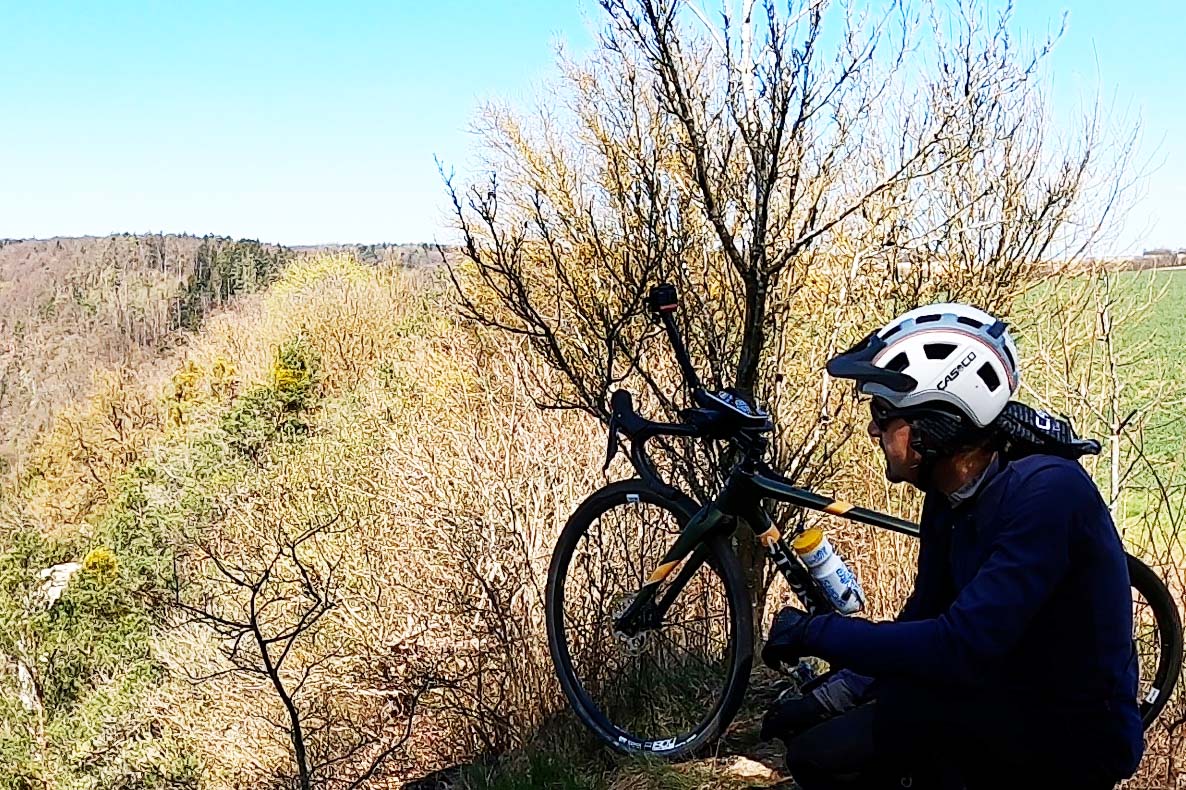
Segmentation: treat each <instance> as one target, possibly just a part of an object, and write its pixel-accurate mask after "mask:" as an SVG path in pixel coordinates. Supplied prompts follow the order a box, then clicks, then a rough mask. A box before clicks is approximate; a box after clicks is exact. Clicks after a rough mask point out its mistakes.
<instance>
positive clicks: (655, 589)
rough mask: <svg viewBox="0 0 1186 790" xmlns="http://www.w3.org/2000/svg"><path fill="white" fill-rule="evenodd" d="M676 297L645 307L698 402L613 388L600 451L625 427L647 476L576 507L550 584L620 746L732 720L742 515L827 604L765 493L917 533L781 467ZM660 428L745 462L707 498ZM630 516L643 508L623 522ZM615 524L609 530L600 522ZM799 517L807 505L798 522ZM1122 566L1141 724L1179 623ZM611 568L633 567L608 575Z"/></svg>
mask: <svg viewBox="0 0 1186 790" xmlns="http://www.w3.org/2000/svg"><path fill="white" fill-rule="evenodd" d="M676 308H677V302H676V295H675V289H674V288H673V287H671V286H666V285H665V286H658V287H656V288H654V289H652V291H651V293H650V295H649V298H648V309H649V311H650V313H651V315H652V317H653V318H654V319H655V320H656V321H661V322H662V323H663V325H664V329H665V331H666V334H667V338H668V340H669V341H670V344H671V346H672V350H673V351H674V353H675V357H676V361H677V362H678V364H679V367H680V370H681V373H682V375H683V378H684V380H685V383H686V384H687V385H688V388H689V390H690V392H691V394H692V401H693V403H694V404H695V406H694V407H693V408H689V409H684V410H683V411H681V412H680V415H679V416H680V419H681V422H678V423H661V422H654V421H651V420H648V419H646V418H644V417H642V416H640V415H639V414H637V413H636V412H635V410H634V405H633V398H632V396H631V395H630V393H629V392H626V391H625V390H618V391H616V392H615V393H614V394H613V396H612V397H611V411H612V416H611V420H610V425H609V445H608V450H607V461H606V464H607V466H608V464H609V461H610V460H612V458H613V457H614V456H615V455H616V454H617V451H618V447H619V445H618V441H619V439H618V436H619V434H622V435H624V436H625V437H626V438H627V439H628V440H629V442H630V448H629V458H630V461H631V464H632V465H633V467H634V469H635V471H636V472H637V474H638V477H635V478H631V479H628V480H623V481H618V482H614V483H610V484H608V485H606V486H605V487H603V488H601V489H599V490H598V491H596V492H594V493H593V494H591V495H590V496H589V497H588V498H587V499H586V500H585V501H584V502H583V503H582V504H581V505H580V506H579V507H578V508H577V510H576V511H575V512H574V513H573V514H572V516H571V517H570V518H569V520H568V522H567V524H566V525H565V527H564V529H563V531H562V532H561V534H560V538H559V540H558V541H557V544H556V547H555V549H554V551H553V555H552V560H551V565H550V567H549V570H548V582H547V592H546V623H547V632H548V647H549V650H550V652H551V655H552V660H553V663H554V665H555V668H556V671H557V675H558V676H559V680H560V684H561V687H562V689H563V691H564V695H565V697H566V698H567V700H568V703H569V704H570V706H571V707H572V708H573V710H574V711H575V712H576V714H577V717H578V718H579V719H580V720H581V722H582V723H583V724H584V725H585V726H586V727H587V728H588V729H589V730H591V731H592V732H593V734H594V735H595V736H596V737H597V738H598V739H599V740H601V741H602V742H603V743H605V744H607V745H609V746H610V747H612V748H613V749H615V750H616V751H619V752H623V753H627V754H648V755H653V756H658V757H663V758H668V759H679V758H682V757H686V756H689V755H692V754H694V753H696V752H698V751H700V750H701V749H703V748H704V747H705V746H707V745H709V744H711V743H712V742H714V741H715V740H716V739H717V738H718V737H719V736H720V735H721V734H722V733H724V732H725V731H726V729H727V728H728V727H729V725H730V723H731V722H732V720H733V718H734V717H735V716H736V714H737V713H738V710H739V709H740V707H741V704H742V700H743V698H744V696H745V693H746V690H747V687H748V684H749V679H750V669H751V664H752V662H753V639H752V635H753V623H752V613H751V604H750V597H749V594H748V592H747V588H746V584H745V580H744V576H743V573H742V568H741V565H740V562H739V560H738V558H737V555H736V553H735V552H734V550H733V548H732V546H731V544H730V539H731V538H732V536H733V534H734V533H735V532H736V531H737V527H738V526H739V525H740V524H741V523H745V524H747V525H749V527H750V528H751V529H752V531H753V533H754V534H755V536H756V538H757V540H758V542H759V543H760V544H761V545H762V546H763V548H764V550H765V553H766V556H767V557H768V559H769V561H771V562H773V563H774V565H775V567H776V568H777V569H778V571H779V572H780V573H781V574H782V575H783V577H784V578H785V579H786V581H787V583H788V584H789V585H790V588H791V590H792V592H793V593H794V594H795V595H796V597H797V598H798V599H799V600H800V601H801V602H802V604H803V606H804V607H805V608H806V609H807V610H808V611H811V612H819V611H831V610H832V606H831V604H830V602H829V599H828V598H827V597H826V596H825V595H823V594H822V592H821V590H820V589H819V587H818V586H817V585H816V583H815V580H814V579H813V578H812V576H811V575H810V573H809V572H808V570H807V568H806V566H805V565H804V564H803V562H802V561H801V560H800V559H799V557H798V556H797V555H796V554H795V553H794V552H793V551H791V549H790V548H789V545H788V537H790V538H793V537H794V535H793V534H792V535H790V536H787V535H784V534H782V532H780V530H779V528H778V527H777V526H776V525H775V524H774V523H773V519H772V517H771V515H770V514H769V513H768V512H767V510H766V509H765V508H764V507H763V506H762V504H761V500H762V499H771V500H775V501H777V502H783V503H787V504H790V505H792V506H794V507H797V508H801V509H808V510H813V511H818V512H822V513H826V514H829V515H833V516H839V517H841V518H844V519H847V520H850V521H855V522H858V523H861V524H866V525H870V526H873V527H877V528H880V529H888V530H891V531H894V532H898V533H902V534H906V535H912V536H915V537H917V536H918V534H919V530H918V527H917V525H915V524H914V523H912V522H909V521H905V520H903V519H899V518H896V517H894V516H890V515H886V514H884V513H879V512H877V511H875V510H870V509H867V508H862V507H856V506H853V505H851V504H849V503H847V502H843V501H840V500H837V499H833V498H831V497H827V496H823V495H821V494H818V493H815V492H813V491H810V490H807V489H804V488H800V487H797V486H795V485H794V484H793V483H792V482H791V481H790V480H788V479H787V478H785V477H783V476H782V475H780V474H779V473H778V472H776V471H775V470H774V469H772V468H771V467H770V465H769V464H767V463H766V462H765V461H764V460H763V456H764V455H765V453H766V452H767V450H768V447H769V442H768V439H767V437H766V434H768V433H769V432H770V431H771V430H772V429H773V423H772V422H771V420H770V418H769V416H768V415H766V414H764V413H762V412H761V411H760V410H757V409H754V408H750V406H749V405H748V404H747V403H746V402H744V401H743V400H740V399H738V398H736V397H734V396H732V395H731V394H730V393H728V392H720V393H713V392H709V391H708V390H706V389H705V388H704V387H703V386H702V385H701V383H700V380H699V378H698V377H697V375H696V372H695V370H694V368H693V367H692V364H691V360H690V358H689V356H688V352H687V349H686V348H685V346H684V343H683V340H682V338H681V337H680V333H679V330H678V327H677V326H676V323H675V320H674V316H673V313H674V311H675V310H676ZM659 436H668V437H685V438H691V439H699V440H708V441H727V442H729V443H730V444H731V446H732V448H733V451H734V456H733V457H734V458H736V462H735V463H734V464H733V467H732V469H731V470H730V471H729V473H728V475H727V476H726V478H725V481H724V483H723V484H722V485H721V486H720V493H719V494H717V496H715V497H714V498H712V499H711V500H710V501H708V502H707V503H704V504H703V505H701V504H699V503H697V502H696V501H694V500H693V499H692V498H691V497H690V496H688V495H687V494H685V493H684V492H682V491H680V490H678V489H677V488H675V487H674V486H672V485H670V484H668V483H666V482H665V481H664V480H662V479H661V477H660V475H659V474H658V472H657V471H656V469H655V466H654V464H653V463H652V461H651V459H650V457H649V456H648V454H647V449H646V445H647V442H648V441H649V440H651V439H653V438H655V437H659ZM626 516H633V517H635V519H636V522H635V523H634V524H632V525H630V526H629V527H625V526H621V525H618V526H616V527H615V526H614V525H613V523H612V522H614V521H615V520H617V519H620V518H625V517H626ZM640 516H641V517H642V518H641V520H638V518H639V517H640ZM607 523H609V524H610V529H608V530H606V529H603V526H604V525H605V524H607ZM802 528H803V521H802V519H800V521H799V524H798V527H797V528H796V529H795V530H793V532H798V531H799V530H801V529H802ZM665 536H667V537H669V538H670V541H667V540H662V538H664V537H665ZM634 542H637V543H638V544H639V548H640V549H642V554H643V556H642V557H639V558H637V559H634V558H631V557H627V556H626V553H627V551H628V550H629V549H631V547H632V545H633V543H634ZM677 568H678V571H677ZM1128 568H1129V573H1130V577H1131V583H1132V587H1133V590H1134V592H1135V594H1136V595H1135V596H1134V648H1135V649H1137V650H1138V651H1142V650H1143V651H1149V650H1152V651H1155V653H1154V654H1149V653H1148V652H1145V653H1141V654H1140V661H1141V670H1142V687H1141V690H1140V708H1141V715H1142V718H1143V721H1144V722H1145V726H1146V729H1147V728H1148V726H1149V725H1150V724H1151V723H1152V722H1153V721H1154V720H1155V719H1156V718H1157V716H1158V714H1159V713H1160V712H1161V711H1162V709H1163V708H1164V707H1165V705H1166V703H1167V702H1168V701H1169V698H1170V694H1171V692H1172V691H1173V689H1174V686H1175V684H1176V682H1177V679H1178V674H1179V671H1180V668H1181V664H1182V649H1183V646H1182V625H1181V620H1180V617H1179V615H1178V610H1177V607H1176V606H1175V604H1174V601H1173V599H1172V597H1171V596H1170V594H1169V591H1168V589H1167V588H1166V586H1165V584H1164V583H1163V582H1162V581H1161V579H1159V578H1158V577H1157V575H1156V574H1155V573H1154V572H1153V570H1152V569H1151V568H1149V567H1148V566H1147V565H1145V564H1144V563H1142V562H1141V561H1140V560H1138V559H1137V558H1135V557H1133V556H1131V555H1129V556H1128ZM611 574H621V575H622V576H623V578H622V579H621V580H618V579H614V580H612V581H611V579H610V576H611ZM615 584H616V586H614V585H615ZM1137 596H1139V598H1138V597H1137ZM677 599H678V605H677ZM573 603H575V604H576V606H575V607H574V608H575V610H576V614H577V615H582V616H585V617H586V618H587V619H588V622H586V623H585V624H584V626H583V628H577V629H575V630H572V631H571V633H570V628H569V624H570V621H571V620H575V619H577V618H576V617H575V616H574V617H569V615H570V612H569V611H568V610H566V608H565V607H566V604H573ZM677 618H682V619H677ZM606 637H608V641H607V640H606ZM578 659H579V663H580V664H581V666H580V667H578V666H577V663H578V661H577V660H578ZM633 659H638V660H637V661H632V660H633ZM628 664H633V666H627V665H628ZM596 697H603V699H596Z"/></svg>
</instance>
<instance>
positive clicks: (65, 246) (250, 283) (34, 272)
mask: <svg viewBox="0 0 1186 790" xmlns="http://www.w3.org/2000/svg"><path fill="white" fill-rule="evenodd" d="M314 250H316V251H318V252H323V251H341V252H343V253H352V254H353V255H355V256H356V257H357V259H358V260H359V261H362V262H365V263H370V264H373V265H376V266H382V265H389V266H391V265H395V266H415V267H430V266H434V265H436V264H437V263H439V261H440V257H441V256H440V254H439V253H438V252H437V250H436V247H435V246H434V245H428V244H416V245H396V244H374V245H335V246H324V247H317V248H290V247H284V246H280V245H275V244H264V243H261V242H259V241H255V240H249V239H239V240H235V239H231V238H227V237H222V236H202V237H199V236H186V235H164V234H149V235H132V234H120V235H115V236H105V237H81V238H53V239H36V240H15V239H0V421H2V422H3V423H5V428H6V430H5V431H4V432H0V435H7V439H8V440H7V441H2V440H0V472H2V471H3V470H4V468H5V467H6V466H8V464H9V463H10V462H11V461H12V460H13V458H14V457H15V455H17V454H18V453H19V451H20V447H21V445H22V444H23V443H24V440H26V439H28V438H29V437H31V436H32V435H34V434H35V433H36V432H37V431H38V430H39V429H40V428H41V427H43V426H44V425H45V424H46V422H47V420H48V419H49V416H50V415H51V414H52V413H53V411H54V410H55V409H57V408H59V407H60V406H61V405H62V404H64V403H66V402H69V401H71V400H73V399H75V398H77V397H78V396H80V395H82V394H84V393H85V392H87V391H88V390H89V389H90V388H91V386H92V384H93V383H92V382H91V376H92V374H93V372H94V371H96V370H99V369H108V370H118V369H120V368H127V367H131V366H135V365H138V364H140V363H141V362H142V361H144V360H145V359H147V358H149V357H152V356H155V355H157V354H159V353H160V352H161V351H162V350H164V349H165V348H167V347H168V346H169V345H170V344H171V343H172V342H173V340H174V339H175V338H176V336H177V333H178V332H179V331H182V330H192V329H195V328H197V326H198V325H199V324H200V323H201V321H202V319H203V318H204V317H205V316H206V315H208V314H209V313H210V312H211V311H212V310H217V309H219V308H221V307H223V306H224V305H226V304H228V303H229V302H230V301H231V300H232V299H234V298H235V297H236V296H239V295H241V294H247V293H252V292H254V291H257V290H260V289H261V288H264V287H266V286H267V285H268V284H269V283H270V282H272V281H273V280H274V279H275V278H276V277H277V276H278V275H279V273H280V272H281V271H282V270H283V269H284V267H285V266H286V265H287V264H288V263H289V261H291V260H292V259H293V258H294V257H295V256H298V255H302V254H305V253H306V252H310V251H314Z"/></svg>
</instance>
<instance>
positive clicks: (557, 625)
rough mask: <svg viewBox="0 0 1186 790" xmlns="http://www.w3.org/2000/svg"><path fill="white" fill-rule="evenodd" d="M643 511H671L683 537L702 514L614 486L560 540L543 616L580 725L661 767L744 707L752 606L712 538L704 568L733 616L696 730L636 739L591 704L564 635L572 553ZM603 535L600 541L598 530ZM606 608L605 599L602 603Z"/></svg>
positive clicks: (650, 493)
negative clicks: (605, 525) (613, 522)
mask: <svg viewBox="0 0 1186 790" xmlns="http://www.w3.org/2000/svg"><path fill="white" fill-rule="evenodd" d="M640 503H641V504H645V505H649V506H654V507H657V508H660V509H661V510H663V511H666V512H667V513H668V514H669V515H670V516H671V518H672V519H673V520H674V521H675V523H676V524H678V528H681V529H682V528H683V526H685V525H686V524H687V522H688V520H689V519H690V518H691V517H692V514H693V513H694V512H695V511H696V509H697V505H696V503H695V502H693V501H692V500H691V499H690V498H688V497H685V496H681V497H680V498H678V499H675V498H667V497H664V496H661V495H659V494H658V493H656V492H655V491H654V490H652V489H651V488H649V487H648V486H647V485H646V483H645V482H643V481H642V480H638V479H631V480H624V481H620V482H616V483H612V484H610V485H608V486H606V487H604V488H602V489H600V490H598V491H596V492H594V493H593V494H591V495H590V496H589V497H588V498H587V499H585V500H584V502H582V503H581V505H580V506H579V507H578V508H577V509H576V511H575V512H574V513H573V514H572V516H571V517H570V518H569V520H568V522H567V524H566V525H565V527H564V529H563V531H562V532H561V533H560V538H559V540H558V541H557V543H556V548H555V549H554V551H553V553H552V560H551V564H550V566H549V569H548V583H547V591H546V612H545V615H546V624H547V631H548V649H549V652H550V653H551V656H552V663H553V666H554V667H555V670H556V674H557V677H558V678H559V680H560V686H561V688H562V690H563V692H564V695H565V698H566V699H567V700H568V703H569V705H570V706H571V708H572V709H573V711H574V712H575V713H576V715H577V718H578V719H579V720H580V721H581V723H582V724H583V725H584V726H585V727H586V728H587V729H589V730H590V731H591V732H592V733H593V734H594V735H595V736H596V737H597V738H598V739H599V740H600V741H602V742H603V743H605V744H606V745H608V746H609V747H611V748H612V749H614V750H616V751H618V752H620V753H624V754H647V755H651V756H655V757H661V758H664V759H680V758H683V757H687V756H690V755H693V754H696V753H698V752H699V751H701V750H702V749H703V748H704V747H705V746H707V745H709V744H711V743H713V742H714V741H715V740H716V739H717V738H719V737H720V735H721V734H722V733H723V732H724V731H725V730H726V729H727V728H728V726H729V724H730V723H731V722H732V720H733V718H734V716H736V715H737V711H738V709H739V708H740V707H741V704H742V701H743V699H744V697H745V693H746V689H747V686H748V684H749V675H750V668H751V665H752V662H753V644H752V634H753V628H752V613H751V610H750V599H749V594H748V592H747V590H746V586H745V581H744V576H743V574H742V571H741V565H740V563H739V562H738V559H737V555H736V554H735V553H734V551H733V549H732V547H731V546H730V545H729V542H728V541H727V540H726V539H725V538H724V537H722V536H713V537H711V538H709V539H708V541H707V544H706V545H707V547H708V555H707V558H706V560H705V562H704V563H703V566H707V567H708V569H709V571H710V572H711V573H712V574H715V576H716V577H717V578H718V579H719V580H720V582H721V584H722V585H723V588H724V600H725V602H727V604H728V608H729V613H728V623H729V636H728V638H727V641H726V649H727V656H728V659H727V666H726V668H725V671H724V678H723V685H722V689H721V694H720V695H719V696H718V697H717V699H716V700H715V703H714V704H713V705H711V706H709V707H708V708H707V709H706V710H705V711H704V714H703V715H702V716H700V717H699V720H698V722H697V723H696V724H695V726H693V727H691V728H690V729H688V730H687V731H684V732H680V733H677V734H675V735H672V734H669V733H661V734H660V735H662V736H663V737H650V735H649V734H647V733H636V732H631V731H630V730H628V729H626V728H624V727H622V726H619V724H618V723H615V722H614V721H612V720H611V718H610V717H609V716H608V715H607V714H606V713H605V712H604V711H603V710H601V708H600V707H599V705H598V703H596V702H595V701H594V700H593V699H592V696H591V695H590V693H589V692H588V690H587V689H586V688H585V685H584V683H583V682H582V679H581V677H580V673H579V672H578V671H577V669H576V668H575V667H574V665H573V659H572V655H571V653H570V649H569V647H570V645H569V641H570V640H569V637H568V634H567V632H566V627H565V601H566V593H567V592H568V591H567V589H566V587H567V582H568V576H569V572H570V567H571V564H572V561H573V557H574V553H575V552H576V551H577V548H578V545H579V544H580V542H581V540H582V538H583V537H584V536H585V535H586V534H587V533H588V532H589V530H590V528H591V527H592V526H593V525H594V524H595V523H600V520H601V519H602V517H603V516H604V515H605V514H607V513H609V512H610V511H613V510H614V509H615V508H619V507H622V506H626V505H638V504H640ZM598 534H599V536H600V530H599V532H598ZM645 572H646V571H644V573H645ZM701 572H702V571H701V569H699V568H698V569H697V570H696V573H697V574H699V573H701ZM627 575H629V574H627ZM635 575H637V574H635ZM673 576H674V574H673ZM641 583H642V579H641V578H639V579H638V580H637V584H638V586H641ZM574 597H575V596H574ZM604 600H605V599H604V598H602V601H603V602H604ZM683 603H685V594H684V593H681V596H680V598H678V599H677V600H676V601H675V602H674V607H673V610H672V611H674V610H675V609H678V608H680V605H681V604H683ZM599 614H600V617H599V620H598V621H597V622H598V624H599V627H601V626H600V624H602V623H604V625H605V627H606V634H607V635H609V634H611V633H612V632H611V631H610V630H609V625H608V624H609V622H610V621H611V617H612V613H610V612H601V613H599ZM665 624H666V623H665ZM689 685H691V684H689ZM693 715H694V714H693Z"/></svg>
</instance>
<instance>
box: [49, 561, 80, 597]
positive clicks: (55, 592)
mask: <svg viewBox="0 0 1186 790" xmlns="http://www.w3.org/2000/svg"><path fill="white" fill-rule="evenodd" d="M80 570H82V563H81V562H63V563H62V564H61V565H55V566H53V567H52V568H46V569H45V570H43V571H42V572H41V578H42V579H43V580H44V581H43V582H42V584H41V594H42V595H44V596H45V605H46V607H50V606H53V605H54V603H55V602H56V601H57V600H58V599H59V598H61V597H62V593H63V592H65V591H66V585H67V584H69V583H70V577H71V576H73V575H74V574H75V573H77V572H78V571H80Z"/></svg>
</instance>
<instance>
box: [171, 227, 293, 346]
mask: <svg viewBox="0 0 1186 790" xmlns="http://www.w3.org/2000/svg"><path fill="white" fill-rule="evenodd" d="M291 259H292V252H291V251H290V250H287V249H285V248H272V247H267V246H265V245H263V244H260V243H259V242H258V241H250V240H241V241H231V240H230V239H226V238H217V237H213V236H208V237H206V238H205V239H203V240H202V245H201V246H200V247H199V248H198V252H197V256H196V259H195V262H194V270H193V274H192V275H190V277H189V280H188V281H187V282H186V285H185V288H184V289H183V291H182V293H181V296H180V299H179V305H178V315H179V319H180V323H181V325H182V326H183V327H185V328H186V329H195V328H196V327H197V326H198V324H199V323H201V321H202V318H204V317H205V316H206V314H207V313H208V312H209V311H210V310H211V309H212V308H215V307H222V306H223V305H226V304H227V303H228V302H230V300H231V299H232V298H234V297H235V296H237V295H239V294H244V293H251V292H253V291H257V290H259V289H261V288H263V287H264V286H266V285H268V284H269V283H270V282H272V280H274V279H275V278H276V276H277V275H278V274H279V273H280V271H281V270H282V269H283V268H284V266H285V265H286V264H287V263H288V262H289V261H290V260H291Z"/></svg>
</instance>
